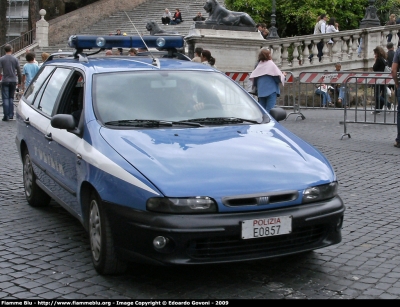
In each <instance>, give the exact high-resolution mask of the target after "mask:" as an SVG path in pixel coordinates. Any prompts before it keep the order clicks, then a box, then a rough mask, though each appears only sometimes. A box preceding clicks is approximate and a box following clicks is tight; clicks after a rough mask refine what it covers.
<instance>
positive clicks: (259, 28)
mask: <svg viewBox="0 0 400 307" xmlns="http://www.w3.org/2000/svg"><path fill="white" fill-rule="evenodd" d="M256 27H257V32H259V33H260V34H261V35H262V37H263V38H264V39H266V38H267V36H268V34H269V31H268V29H267V25H266V24H265V23H258V24H257V25H256Z"/></svg>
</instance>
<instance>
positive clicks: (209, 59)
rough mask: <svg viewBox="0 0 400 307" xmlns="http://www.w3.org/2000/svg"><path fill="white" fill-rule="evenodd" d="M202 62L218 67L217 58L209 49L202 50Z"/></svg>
mask: <svg viewBox="0 0 400 307" xmlns="http://www.w3.org/2000/svg"><path fill="white" fill-rule="evenodd" d="M201 62H202V63H203V64H206V65H209V66H211V67H214V68H216V66H215V58H214V57H213V56H212V55H211V52H210V51H209V50H204V49H203V51H202V52H201Z"/></svg>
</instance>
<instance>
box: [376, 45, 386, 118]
mask: <svg viewBox="0 0 400 307" xmlns="http://www.w3.org/2000/svg"><path fill="white" fill-rule="evenodd" d="M374 55H375V63H374V65H373V66H372V69H373V71H380V72H383V71H385V66H386V65H387V62H386V52H385V50H383V48H382V47H381V46H377V47H376V48H375V49H374ZM386 96H387V90H386V85H377V84H375V111H373V112H372V114H380V111H378V110H380V109H382V108H383V106H384V105H386V107H387V108H388V110H390V109H391V104H390V103H389V102H387V101H386Z"/></svg>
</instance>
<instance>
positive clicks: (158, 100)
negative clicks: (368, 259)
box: [16, 35, 345, 274]
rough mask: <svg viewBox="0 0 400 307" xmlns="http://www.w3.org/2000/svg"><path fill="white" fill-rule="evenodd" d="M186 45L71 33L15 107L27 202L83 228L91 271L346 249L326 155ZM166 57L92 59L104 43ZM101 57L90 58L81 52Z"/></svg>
mask: <svg viewBox="0 0 400 307" xmlns="http://www.w3.org/2000/svg"><path fill="white" fill-rule="evenodd" d="M183 44H184V39H183V37H181V36H179V35H178V36H165V37H162V36H144V37H140V36H137V37H136V36H120V37H116V36H104V37H102V36H99V37H97V36H85V35H82V36H81V35H76V36H71V37H70V39H69V45H70V46H71V47H73V48H75V52H73V53H71V56H63V57H58V58H57V56H55V55H53V56H51V57H50V58H49V59H48V60H47V61H46V62H45V63H44V65H43V66H42V68H41V69H40V71H39V72H38V74H37V75H36V77H35V79H34V80H33V81H32V82H31V84H30V86H29V88H27V90H26V92H25V93H24V95H23V97H22V98H21V100H20V102H19V105H18V110H17V136H16V144H17V147H18V151H19V153H20V156H21V159H22V163H23V182H24V188H25V195H26V199H27V201H28V203H29V204H30V205H31V206H44V205H47V204H49V202H50V200H51V199H53V200H55V201H56V202H57V203H59V204H60V205H61V206H63V207H64V208H65V209H66V210H68V211H69V212H70V213H71V214H72V215H73V216H75V217H76V218H77V219H78V220H79V221H80V222H81V223H82V225H83V226H84V228H85V229H86V230H87V231H88V233H89V238H90V246H91V251H92V253H91V255H92V260H93V264H94V267H95V269H96V270H97V271H98V272H99V273H100V274H116V273H121V272H123V271H124V270H125V268H126V266H127V263H128V262H129V261H146V262H149V263H154V264H181V265H193V264H211V263H226V262H235V261H244V260H255V259H264V258H271V257H277V256H284V255H290V254H295V253H301V252H306V251H311V250H315V249H318V248H322V247H326V246H329V245H333V244H337V243H339V242H340V241H341V228H342V223H343V216H344V211H345V206H344V204H343V201H342V200H341V198H340V197H339V196H338V194H337V190H338V182H337V178H336V175H335V173H334V170H333V169H332V166H331V165H330V163H329V162H328V160H327V159H326V158H325V157H324V156H323V155H322V154H321V153H320V152H319V151H318V150H316V149H315V148H313V147H312V146H311V145H309V144H308V143H306V142H305V141H303V140H301V139H300V138H299V137H297V136H296V135H294V134H293V133H291V132H290V131H288V130H287V129H285V128H284V127H283V126H281V125H280V124H279V120H282V119H284V118H285V111H284V110H283V109H279V108H274V109H273V110H272V111H271V112H270V114H268V113H267V112H266V111H265V110H264V109H263V108H262V107H261V106H260V105H259V104H258V103H257V101H255V100H254V98H253V97H252V96H251V95H249V94H248V93H247V92H246V91H245V90H244V89H243V88H242V87H240V86H239V85H238V84H237V83H236V82H234V81H233V80H232V79H230V78H229V77H227V76H226V75H225V74H224V73H222V72H220V71H218V70H216V69H214V68H212V67H210V66H207V65H204V64H201V63H193V62H191V61H187V60H185V59H186V58H185V56H184V55H182V54H179V53H178V52H177V50H178V49H179V48H182V46H183ZM114 47H115V48H116V47H122V48H130V47H136V48H142V47H148V48H150V49H149V50H151V48H158V49H159V50H162V51H160V53H162V54H163V56H161V57H159V56H155V55H153V54H152V52H151V51H150V52H149V54H150V56H136V57H135V56H133V57H128V56H115V57H113V56H111V57H104V56H94V55H95V53H98V52H99V51H100V50H104V49H110V48H114ZM96 48H97V49H98V50H97V51H96V52H93V53H92V54H91V55H90V54H87V53H85V52H84V51H90V50H92V49H93V50H94V49H96Z"/></svg>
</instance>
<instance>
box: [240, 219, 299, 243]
mask: <svg viewBox="0 0 400 307" xmlns="http://www.w3.org/2000/svg"><path fill="white" fill-rule="evenodd" d="M291 232H292V216H290V215H287V216H276V217H269V218H265V219H256V220H246V221H242V239H254V238H264V237H272V236H279V235H284V234H288V233H291Z"/></svg>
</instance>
